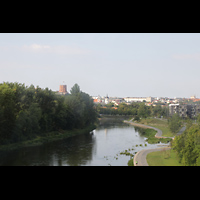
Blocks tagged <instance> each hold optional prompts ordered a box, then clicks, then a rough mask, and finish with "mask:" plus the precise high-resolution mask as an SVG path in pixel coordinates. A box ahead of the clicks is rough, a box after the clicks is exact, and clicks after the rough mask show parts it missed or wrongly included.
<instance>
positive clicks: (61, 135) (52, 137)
mask: <svg viewBox="0 0 200 200" xmlns="http://www.w3.org/2000/svg"><path fill="white" fill-rule="evenodd" d="M95 128H96V126H95V125H90V126H87V127H85V128H83V129H73V130H65V131H64V130H63V131H62V132H59V131H53V132H49V133H47V134H46V136H43V137H42V136H37V137H36V138H34V139H32V140H27V141H23V142H18V143H13V144H8V145H0V151H10V150H15V149H19V148H23V147H29V146H39V145H43V144H44V143H47V142H53V141H57V140H63V139H66V138H68V137H73V136H76V135H80V134H84V133H87V132H91V131H93V130H94V129H95Z"/></svg>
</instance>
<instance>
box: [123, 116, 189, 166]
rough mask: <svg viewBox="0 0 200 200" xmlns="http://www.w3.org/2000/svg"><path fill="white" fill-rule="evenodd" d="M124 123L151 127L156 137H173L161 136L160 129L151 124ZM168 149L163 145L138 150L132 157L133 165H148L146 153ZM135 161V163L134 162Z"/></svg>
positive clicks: (181, 131) (182, 129) (182, 130)
mask: <svg viewBox="0 0 200 200" xmlns="http://www.w3.org/2000/svg"><path fill="white" fill-rule="evenodd" d="M124 122H125V123H129V124H131V125H133V126H138V127H142V128H151V129H154V130H156V131H157V133H156V135H155V137H156V138H171V139H174V137H175V136H174V137H164V136H162V131H161V130H160V129H158V128H155V127H152V126H148V125H144V124H138V123H134V122H131V120H130V121H124ZM185 129H186V127H185V126H184V127H182V128H181V130H180V131H179V132H178V133H177V134H176V135H180V134H182V133H183V132H184V131H185ZM166 148H167V149H170V147H165V148H156V149H147V150H141V151H139V152H137V153H136V154H135V156H134V159H133V163H134V166H149V165H148V163H147V160H146V156H147V154H148V153H151V152H154V151H162V150H163V149H166ZM136 162H137V163H136Z"/></svg>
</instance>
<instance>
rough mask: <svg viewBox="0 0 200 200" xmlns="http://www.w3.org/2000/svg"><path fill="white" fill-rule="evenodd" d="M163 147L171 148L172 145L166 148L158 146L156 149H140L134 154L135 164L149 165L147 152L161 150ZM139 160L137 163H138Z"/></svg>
mask: <svg viewBox="0 0 200 200" xmlns="http://www.w3.org/2000/svg"><path fill="white" fill-rule="evenodd" d="M163 149H170V147H165V148H156V149H146V150H145V149H143V150H141V151H138V152H137V153H136V154H135V156H134V166H149V165H148V163H147V159H146V157H147V154H149V153H151V152H154V151H161V150H163ZM136 161H137V164H136Z"/></svg>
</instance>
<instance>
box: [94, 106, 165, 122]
mask: <svg viewBox="0 0 200 200" xmlns="http://www.w3.org/2000/svg"><path fill="white" fill-rule="evenodd" d="M96 109H97V111H98V113H99V114H106V115H132V116H134V120H138V121H139V120H140V119H141V118H147V117H157V118H160V117H161V116H162V117H165V118H167V117H168V115H169V113H168V107H162V106H161V105H156V106H146V105H145V103H144V102H132V103H131V104H130V105H127V104H126V103H121V104H119V105H118V106H117V107H114V104H113V103H108V104H106V105H105V106H103V105H101V104H97V105H96Z"/></svg>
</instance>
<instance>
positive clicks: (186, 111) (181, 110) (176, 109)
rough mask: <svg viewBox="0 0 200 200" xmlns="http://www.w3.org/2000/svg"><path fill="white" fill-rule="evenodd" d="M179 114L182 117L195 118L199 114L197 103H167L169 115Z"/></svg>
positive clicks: (199, 108)
mask: <svg viewBox="0 0 200 200" xmlns="http://www.w3.org/2000/svg"><path fill="white" fill-rule="evenodd" d="M176 113H177V114H179V116H180V117H182V118H187V117H189V118H195V117H197V115H198V114H200V105H199V104H182V105H180V104H170V105H169V115H170V116H172V115H174V114H176Z"/></svg>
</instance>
